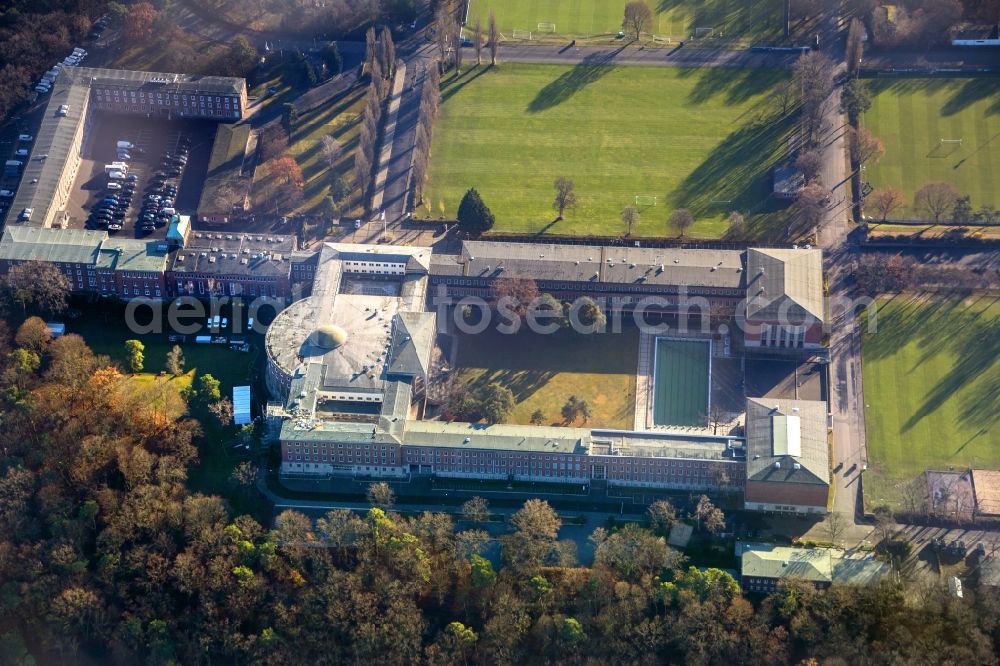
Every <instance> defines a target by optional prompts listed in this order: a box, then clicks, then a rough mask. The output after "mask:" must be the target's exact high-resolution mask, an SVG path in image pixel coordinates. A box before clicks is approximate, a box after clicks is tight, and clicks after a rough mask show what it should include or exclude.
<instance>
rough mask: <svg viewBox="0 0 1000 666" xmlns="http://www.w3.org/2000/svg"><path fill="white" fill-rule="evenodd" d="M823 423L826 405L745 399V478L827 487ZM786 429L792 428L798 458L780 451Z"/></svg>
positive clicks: (827, 474)
mask: <svg viewBox="0 0 1000 666" xmlns="http://www.w3.org/2000/svg"><path fill="white" fill-rule="evenodd" d="M826 420H827V419H826V403H825V402H820V401H817V400H778V399H773V398H747V414H746V435H747V479H748V480H750V481H766V482H772V483H806V484H813V485H824V486H828V485H829V484H830V452H829V449H830V447H829V443H828V440H827V427H826ZM785 428H791V430H792V431H793V432H794V437H795V438H796V439H797V440H798V449H799V450H798V455H795V453H796V452H795V451H792V452H790V453H789V452H785V449H783V447H786V442H787V436H786V431H785ZM786 448H787V447H786ZM776 465H777V467H776Z"/></svg>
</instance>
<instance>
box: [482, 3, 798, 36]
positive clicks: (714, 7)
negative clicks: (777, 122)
mask: <svg viewBox="0 0 1000 666" xmlns="http://www.w3.org/2000/svg"><path fill="white" fill-rule="evenodd" d="M650 6H651V7H652V8H653V12H654V14H655V17H654V20H653V24H652V25H651V26H650V27H649V28H647V29H646V31H648V32H650V33H652V34H654V35H656V36H658V37H670V38H672V39H673V40H675V41H676V40H681V39H687V38H689V37H690V36H691V35H693V34H695V28H714V31H715V33H716V34H717V35H719V34H721V35H722V37H724V38H727V39H746V40H752V41H759V40H762V39H776V38H779V37H780V36H781V35H782V2H781V0H665V1H660V2H651V3H650ZM624 8H625V0H471V2H470V7H469V22H468V24H467V25H468V26H470V27H471V26H472V25H473V24H474V23H475V20H476V17H479V18H481V19H482V22H483V25H484V26H485V25H486V22H487V18H488V16H489V12H490V9H492V10H493V11H494V13H495V14H496V17H497V24H498V25H499V27H500V32H502V33H503V34H504V35H505V36H506V37H508V38H510V37H512V36H513V31H514V29H515V28H516V29H517V30H525V31H528V30H530V31H531V32H532V33H536V34H537V33H538V24H539V23H554V24H555V31H556V34H559V35H573V36H586V35H597V34H607V33H617V32H618V31H619V30H621V28H622V17H623V15H624ZM533 36H534V35H533Z"/></svg>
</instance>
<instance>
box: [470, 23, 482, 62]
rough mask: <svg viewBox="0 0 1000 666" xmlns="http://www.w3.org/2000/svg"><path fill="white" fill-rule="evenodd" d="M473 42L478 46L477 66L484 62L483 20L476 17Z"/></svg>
mask: <svg viewBox="0 0 1000 666" xmlns="http://www.w3.org/2000/svg"><path fill="white" fill-rule="evenodd" d="M472 43H473V45H474V46H475V47H476V66H477V67H478V66H482V64H483V22H482V21H480V20H479V17H478V16H477V17H476V24H475V26H474V27H473V28H472Z"/></svg>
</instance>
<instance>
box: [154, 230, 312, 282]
mask: <svg viewBox="0 0 1000 666" xmlns="http://www.w3.org/2000/svg"><path fill="white" fill-rule="evenodd" d="M294 250H295V237H294V236H275V235H270V236H268V235H266V234H241V233H220V232H207V231H195V232H192V233H190V234H188V238H187V242H186V244H185V246H184V249H183V250H179V251H178V252H177V254H176V255H175V256H174V260H173V263H172V265H171V267H170V268H171V270H172V271H174V272H175V273H213V274H216V275H233V274H240V275H251V274H253V275H264V276H273V277H281V276H285V275H288V274H289V272H290V270H291V260H290V259H291V254H292V252H293V251H294Z"/></svg>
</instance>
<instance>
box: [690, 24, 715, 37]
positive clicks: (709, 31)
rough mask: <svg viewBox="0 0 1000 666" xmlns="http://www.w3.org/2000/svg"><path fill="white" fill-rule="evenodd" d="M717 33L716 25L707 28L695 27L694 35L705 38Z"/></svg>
mask: <svg viewBox="0 0 1000 666" xmlns="http://www.w3.org/2000/svg"><path fill="white" fill-rule="evenodd" d="M714 33H715V27H714V26H709V27H705V28H695V29H694V36H695V37H696V38H697V39H705V38H706V37H711V36H712V35H713V34H714Z"/></svg>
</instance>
